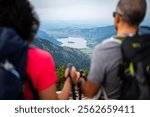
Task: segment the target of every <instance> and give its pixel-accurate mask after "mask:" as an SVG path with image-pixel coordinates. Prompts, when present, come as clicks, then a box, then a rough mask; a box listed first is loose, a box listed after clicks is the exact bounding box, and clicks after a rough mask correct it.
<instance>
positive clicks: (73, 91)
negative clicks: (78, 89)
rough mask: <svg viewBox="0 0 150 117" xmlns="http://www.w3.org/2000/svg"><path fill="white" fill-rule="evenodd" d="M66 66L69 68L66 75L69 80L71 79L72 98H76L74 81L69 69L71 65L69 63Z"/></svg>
mask: <svg viewBox="0 0 150 117" xmlns="http://www.w3.org/2000/svg"><path fill="white" fill-rule="evenodd" d="M67 66H68V67H67V68H68V69H69V72H68V75H67V77H69V78H70V80H71V89H72V97H73V99H74V100H76V93H75V83H74V81H73V79H72V77H71V69H72V67H73V66H72V65H71V64H68V65H67Z"/></svg>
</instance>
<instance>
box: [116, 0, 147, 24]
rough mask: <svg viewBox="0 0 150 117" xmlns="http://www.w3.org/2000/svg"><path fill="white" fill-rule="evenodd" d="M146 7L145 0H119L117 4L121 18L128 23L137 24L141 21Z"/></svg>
mask: <svg viewBox="0 0 150 117" xmlns="http://www.w3.org/2000/svg"><path fill="white" fill-rule="evenodd" d="M146 8H147V4H146V0H120V1H119V3H118V5H117V9H119V10H120V11H121V12H122V18H123V20H124V21H126V22H127V23H128V24H130V25H139V24H140V23H141V22H142V21H143V19H144V17H145V14H146Z"/></svg>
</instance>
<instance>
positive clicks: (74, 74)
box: [65, 66, 80, 83]
mask: <svg viewBox="0 0 150 117" xmlns="http://www.w3.org/2000/svg"><path fill="white" fill-rule="evenodd" d="M70 69H71V70H70V76H71V78H72V80H73V82H74V83H76V82H77V81H78V78H79V77H80V73H79V72H77V70H76V68H75V67H74V66H73V67H71V68H70ZM68 74H69V68H67V69H66V71H65V77H69V76H68Z"/></svg>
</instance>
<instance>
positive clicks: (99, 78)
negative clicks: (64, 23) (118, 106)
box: [79, 0, 147, 99]
mask: <svg viewBox="0 0 150 117" xmlns="http://www.w3.org/2000/svg"><path fill="white" fill-rule="evenodd" d="M146 7H147V5H146V0H119V2H118V4H117V7H116V10H115V12H114V13H113V16H114V26H115V28H116V31H117V35H116V36H113V37H111V38H110V39H107V40H105V41H103V42H102V43H101V44H99V45H97V46H96V47H95V49H94V51H93V54H92V60H91V66H90V71H89V75H88V78H87V81H85V80H84V79H83V78H80V79H79V82H80V83H81V88H82V91H83V93H84V95H85V96H86V97H89V98H92V97H93V96H95V95H96V94H97V93H98V91H99V90H100V89H105V92H106V94H107V98H108V99H118V98H119V96H120V92H121V86H122V82H121V79H120V77H119V76H118V71H119V65H120V64H121V63H122V54H121V48H120V45H121V39H123V38H124V37H126V36H133V35H135V34H137V32H138V28H139V25H140V23H141V22H142V21H143V19H144V17H145V14H146ZM119 39H120V40H119ZM103 97H105V95H104V96H103ZM101 98H102V97H101ZM102 99H103V98H102Z"/></svg>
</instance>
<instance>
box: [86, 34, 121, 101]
mask: <svg viewBox="0 0 150 117" xmlns="http://www.w3.org/2000/svg"><path fill="white" fill-rule="evenodd" d="M120 44H121V41H119V40H117V39H115V38H114V37H111V38H110V39H107V40H105V41H104V42H103V43H102V44H99V45H98V46H96V48H95V49H94V52H93V55H92V61H91V68H90V72H89V75H88V80H90V81H91V82H93V83H96V84H98V85H100V86H103V87H104V89H105V90H106V93H107V94H108V98H109V99H118V97H119V95H120V88H121V81H120V77H119V76H118V71H119V66H120V64H121V62H122V56H121V49H120Z"/></svg>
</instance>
